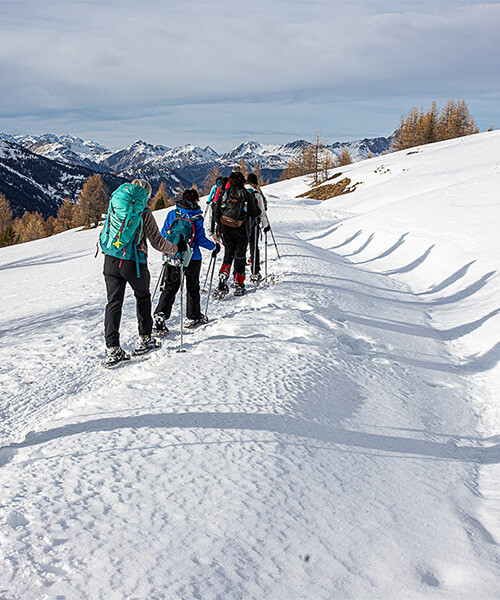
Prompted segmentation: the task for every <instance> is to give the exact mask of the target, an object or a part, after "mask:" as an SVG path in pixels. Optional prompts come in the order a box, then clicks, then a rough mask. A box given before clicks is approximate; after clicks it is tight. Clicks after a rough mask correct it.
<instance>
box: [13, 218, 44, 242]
mask: <svg viewBox="0 0 500 600" xmlns="http://www.w3.org/2000/svg"><path fill="white" fill-rule="evenodd" d="M14 229H15V232H16V235H17V236H18V238H19V242H21V243H23V242H31V241H33V240H39V239H41V238H44V237H47V227H46V225H45V221H44V219H43V217H42V215H41V214H40V213H39V212H28V211H26V212H25V213H24V214H23V216H22V217H21V218H20V219H16V220H15V221H14Z"/></svg>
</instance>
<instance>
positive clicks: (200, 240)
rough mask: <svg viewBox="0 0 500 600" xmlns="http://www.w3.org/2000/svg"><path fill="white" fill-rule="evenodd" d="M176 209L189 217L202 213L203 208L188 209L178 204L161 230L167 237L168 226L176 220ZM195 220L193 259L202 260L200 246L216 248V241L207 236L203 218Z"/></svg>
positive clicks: (192, 245)
mask: <svg viewBox="0 0 500 600" xmlns="http://www.w3.org/2000/svg"><path fill="white" fill-rule="evenodd" d="M176 210H179V211H180V212H181V213H182V214H183V216H185V217H188V218H190V217H194V216H195V215H201V214H202V212H201V208H196V209H195V210H188V209H187V208H181V207H180V206H177V207H176V208H174V209H173V210H171V211H170V212H169V213H168V214H167V218H166V219H165V223H164V225H163V228H162V230H161V234H162V236H163V237H165V234H166V233H167V230H168V228H169V227H170V225H172V223H173V222H174V219H175V211H176ZM193 222H194V232H195V233H194V239H193V242H192V243H191V247H192V248H193V256H192V257H191V260H201V252H200V246H201V247H202V248H206V249H207V250H215V244H214V242H212V241H210V240H209V239H208V238H207V237H206V236H205V228H204V226H203V219H197V220H196V221H193Z"/></svg>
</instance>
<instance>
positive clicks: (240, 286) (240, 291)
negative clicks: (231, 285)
mask: <svg viewBox="0 0 500 600" xmlns="http://www.w3.org/2000/svg"><path fill="white" fill-rule="evenodd" d="M235 287H236V289H235V290H234V295H235V296H244V295H245V294H246V293H247V289H246V287H245V284H244V283H237V284H236V286H235Z"/></svg>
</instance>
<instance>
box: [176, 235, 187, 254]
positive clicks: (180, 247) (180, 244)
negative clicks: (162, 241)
mask: <svg viewBox="0 0 500 600" xmlns="http://www.w3.org/2000/svg"><path fill="white" fill-rule="evenodd" d="M187 247H188V245H187V244H186V240H185V239H184V238H183V237H181V239H180V240H179V241H178V242H177V252H180V253H181V254H182V253H183V252H185V251H186V250H187Z"/></svg>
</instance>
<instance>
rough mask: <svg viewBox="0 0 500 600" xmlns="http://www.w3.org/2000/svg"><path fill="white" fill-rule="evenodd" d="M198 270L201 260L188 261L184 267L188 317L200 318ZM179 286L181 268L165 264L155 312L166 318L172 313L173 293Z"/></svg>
mask: <svg viewBox="0 0 500 600" xmlns="http://www.w3.org/2000/svg"><path fill="white" fill-rule="evenodd" d="M200 270H201V260H192V259H191V261H190V263H189V265H188V266H187V267H184V279H185V280H186V290H187V294H186V296H187V302H186V316H187V318H188V319H193V320H194V319H199V318H201V316H202V315H201V310H200ZM180 286H181V268H180V267H173V266H172V265H166V266H165V269H164V271H163V279H162V282H161V284H160V289H161V290H162V292H161V295H160V300H159V302H158V306H157V307H156V309H155V315H156V314H157V313H163V314H164V315H165V318H166V319H168V318H169V317H170V315H171V313H172V306H173V305H174V301H175V295H176V294H177V292H178V291H179V288H180Z"/></svg>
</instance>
